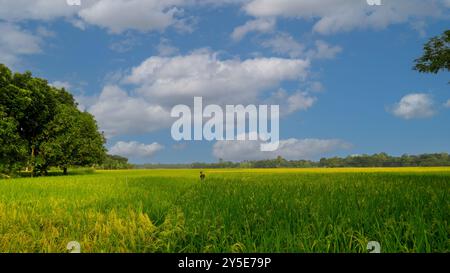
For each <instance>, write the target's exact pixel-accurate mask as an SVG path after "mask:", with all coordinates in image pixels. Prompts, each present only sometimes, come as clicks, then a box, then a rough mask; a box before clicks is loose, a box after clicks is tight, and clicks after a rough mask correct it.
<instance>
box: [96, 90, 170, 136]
mask: <svg viewBox="0 0 450 273" xmlns="http://www.w3.org/2000/svg"><path fill="white" fill-rule="evenodd" d="M88 111H89V112H90V113H92V114H93V115H94V116H95V117H96V119H97V121H98V122H99V124H100V129H101V130H104V131H105V134H106V135H107V136H109V137H110V136H117V135H123V134H143V133H148V132H152V131H155V130H158V129H161V128H165V127H168V126H169V124H170V121H171V119H170V112H168V110H167V109H165V108H163V107H162V106H160V105H158V104H152V103H149V102H147V101H145V100H143V99H142V98H139V97H132V96H129V95H128V94H127V93H126V92H125V91H123V90H122V89H120V88H119V87H118V86H114V85H109V86H106V87H105V88H104V89H103V91H102V93H101V94H100V97H99V98H98V100H97V102H96V103H95V104H93V105H92V106H90V107H89V109H88Z"/></svg>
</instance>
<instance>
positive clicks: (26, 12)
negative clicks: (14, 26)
mask: <svg viewBox="0 0 450 273" xmlns="http://www.w3.org/2000/svg"><path fill="white" fill-rule="evenodd" d="M0 7H2V8H1V9H0V19H3V20H6V21H11V22H12V21H22V20H52V19H56V18H59V17H69V16H72V15H74V14H75V13H76V12H77V11H78V9H79V8H77V7H74V6H69V5H67V3H66V1H65V0H14V1H11V0H0Z"/></svg>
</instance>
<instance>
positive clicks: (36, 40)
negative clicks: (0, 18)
mask: <svg viewBox="0 0 450 273" xmlns="http://www.w3.org/2000/svg"><path fill="white" fill-rule="evenodd" d="M0 33H1V35H0V63H4V64H6V65H8V66H14V65H15V64H16V63H18V62H19V57H20V56H23V55H30V54H36V53H40V52H41V51H42V50H41V42H42V41H41V38H40V37H39V36H36V35H34V34H32V33H30V32H28V31H25V30H23V29H21V28H20V27H19V26H16V25H13V24H9V23H0Z"/></svg>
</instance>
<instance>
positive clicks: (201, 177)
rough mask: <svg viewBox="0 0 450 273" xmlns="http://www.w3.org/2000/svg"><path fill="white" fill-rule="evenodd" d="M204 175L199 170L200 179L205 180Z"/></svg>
mask: <svg viewBox="0 0 450 273" xmlns="http://www.w3.org/2000/svg"><path fill="white" fill-rule="evenodd" d="M205 177H206V175H205V174H204V173H203V172H200V180H201V181H203V180H205Z"/></svg>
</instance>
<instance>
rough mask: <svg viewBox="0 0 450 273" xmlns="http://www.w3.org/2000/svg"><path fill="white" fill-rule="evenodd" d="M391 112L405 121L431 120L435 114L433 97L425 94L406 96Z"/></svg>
mask: <svg viewBox="0 0 450 273" xmlns="http://www.w3.org/2000/svg"><path fill="white" fill-rule="evenodd" d="M391 111H392V113H393V114H394V115H395V116H397V117H400V118H404V119H414V118H429V117H432V116H433V115H434V114H435V111H434V102H433V99H432V97H431V96H430V95H429V94H424V93H413V94H409V95H406V96H404V97H403V98H402V99H401V100H400V102H399V103H397V104H396V105H395V106H394V107H393V108H392V109H391Z"/></svg>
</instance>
